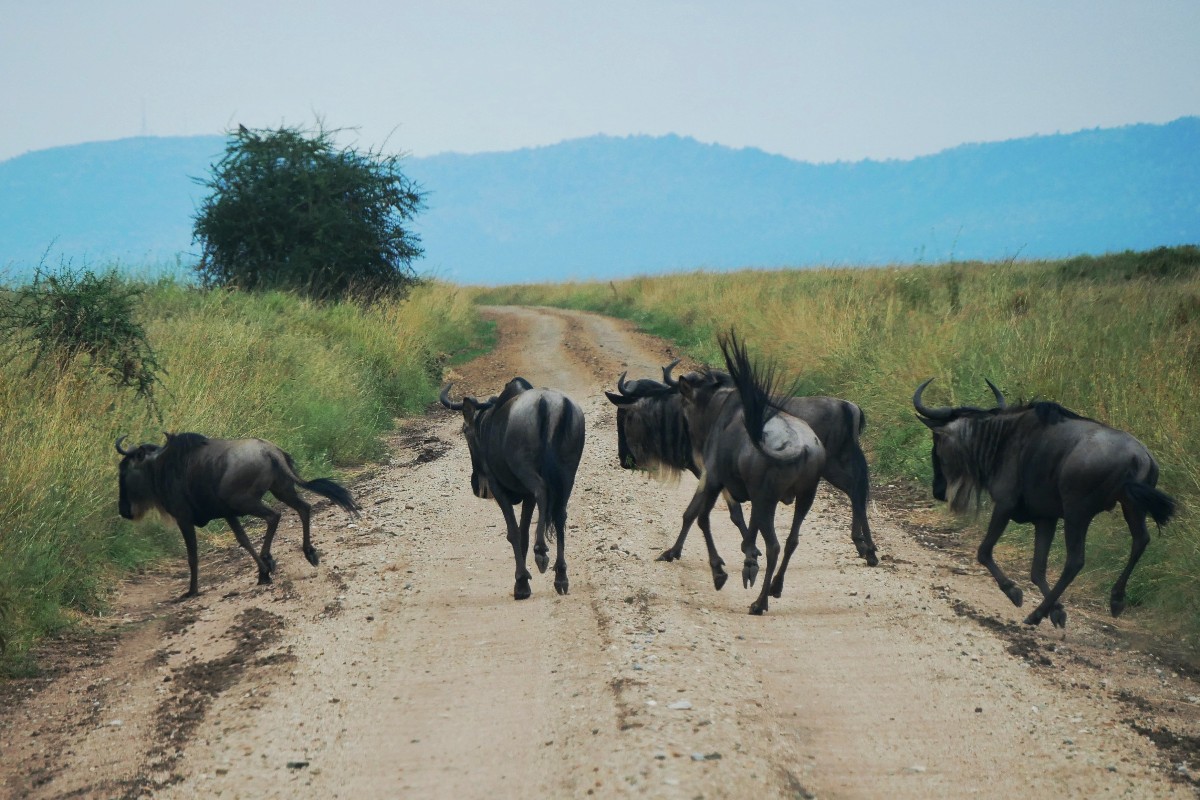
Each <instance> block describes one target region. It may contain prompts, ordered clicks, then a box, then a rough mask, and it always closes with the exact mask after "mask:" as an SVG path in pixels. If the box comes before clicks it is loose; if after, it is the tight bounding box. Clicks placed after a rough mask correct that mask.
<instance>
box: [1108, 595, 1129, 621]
mask: <svg viewBox="0 0 1200 800" xmlns="http://www.w3.org/2000/svg"><path fill="white" fill-rule="evenodd" d="M1108 610H1109V612H1110V613H1111V614H1112V615H1113V616H1114V617H1119V616H1121V612H1122V611H1124V610H1125V598H1124V597H1122V598H1121V599H1119V600H1118V599H1117V598H1115V597H1114V598H1112V599H1111V600H1109V603H1108Z"/></svg>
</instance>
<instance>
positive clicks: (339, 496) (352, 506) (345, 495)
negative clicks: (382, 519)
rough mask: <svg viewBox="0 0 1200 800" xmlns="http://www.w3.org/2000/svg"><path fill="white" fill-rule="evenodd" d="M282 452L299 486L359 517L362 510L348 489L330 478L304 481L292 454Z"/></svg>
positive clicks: (289, 470)
mask: <svg viewBox="0 0 1200 800" xmlns="http://www.w3.org/2000/svg"><path fill="white" fill-rule="evenodd" d="M280 452H282V453H283V458H284V460H285V461H286V462H287V470H288V472H290V473H291V474H292V479H293V480H294V481H296V484H297V485H298V486H300V487H302V488H304V489H308V490H309V491H310V492H316V493H317V494H319V495H321V496H322V497H327V498H329V499H330V500H332V501H333V502H334V504H335V505H337V506H339V507H340V508H341V509H342V510H343V511H345V512H347V513H348V514H350V515H351V516H354V517H357V516H358V512H359V511H361V510H362V509H361V508H360V507H359V505H358V503H356V502H354V496H353V495H351V494H350V492H349V490H348V489H346V487H344V486H342V485H341V484H340V483H336V482H335V481H332V480H330V479H329V478H314V479H312V480H311V481H306V480H304V479H303V478H301V477H300V473H299V472H297V471H296V462H295V461H293V460H292V454H291V453H288V452H286V451H282V450H281V451H280ZM276 463H278V461H276Z"/></svg>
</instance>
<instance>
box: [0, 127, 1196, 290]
mask: <svg viewBox="0 0 1200 800" xmlns="http://www.w3.org/2000/svg"><path fill="white" fill-rule="evenodd" d="M224 145H225V138H224V137H221V136H196V137H173V138H145V137H143V138H134V139H122V140H117V141H112V142H92V143H88V144H82V145H75V146H70V147H59V148H53V149H50V150H42V151H37V152H33V153H28V154H25V155H23V156H18V157H16V158H13V159H9V160H7V161H4V162H0V271H3V270H5V269H7V271H8V272H9V273H10V274H15V275H16V276H18V277H19V276H21V275H22V274H27V273H28V272H29V270H31V269H32V266H33V265H35V264H36V263H38V261H39V259H41V258H42V256H43V254H45V253H46V252H47V248H50V249H49V257H48V258H47V263H48V265H51V266H53V265H56V264H57V263H58V261H59V259H61V258H67V259H71V260H72V262H73V263H76V264H79V263H86V264H88V265H95V264H98V263H99V264H106V263H108V262H110V261H112V260H114V259H115V260H119V261H120V263H122V264H124V265H126V266H135V267H136V266H138V265H141V264H145V263H148V262H159V263H162V262H168V263H171V262H174V261H175V259H176V256H177V255H178V254H183V255H182V261H183V262H184V263H189V262H191V261H194V259H195V251H196V248H195V246H194V245H193V243H192V240H191V231H192V222H193V216H194V213H195V209H196V207H197V206H198V204H199V202H200V200H201V198H202V197H203V193H204V191H205V189H204V187H203V186H202V185H200V184H199V183H198V182H197V181H196V180H195V179H196V178H201V177H203V176H205V175H207V174H208V172H209V167H210V165H211V164H212V163H214V162H215V161H216V160H217V159H218V158H219V157H220V155H221V153H222V152H223V149H224ZM402 168H403V169H404V171H405V172H406V174H408V175H409V176H410V177H412V178H413V179H414V180H416V181H417V182H418V183H419V184H420V185H421V186H422V187H423V189H424V190H425V191H426V192H427V204H428V208H427V209H426V210H425V211H424V212H422V213H421V215H420V216H419V217H418V218H417V220H416V223H415V227H416V229H417V232H418V233H419V234H420V236H421V238H422V243H423V246H424V248H425V251H426V257H425V259H424V260H423V261H421V262H418V264H417V267H418V269H420V270H422V271H428V272H431V273H433V274H435V275H437V276H439V277H442V278H446V279H448V280H453V281H457V282H462V283H487V284H497V283H512V282H531V281H544V280H564V279H569V278H579V279H589V278H616V277H624V276H628V275H633V274H647V273H659V272H665V271H677V270H687V269H696V268H707V269H713V270H723V269H731V268H738V267H783V266H792V267H806V266H818V265H830V266H848V265H879V264H889V263H914V262H924V263H931V262H940V261H946V260H951V259H959V260H967V259H984V260H995V259H1006V258H1012V257H1020V258H1055V257H1063V256H1070V255H1077V254H1081V253H1091V254H1100V253H1104V252H1113V251H1120V250H1126V249H1135V250H1136V249H1146V248H1152V247H1157V246H1160V245H1176V244H1186V243H1196V242H1200V117H1185V118H1181V119H1179V120H1176V121H1174V122H1171V123H1167V124H1164V125H1149V124H1141V125H1130V126H1125V127H1120V128H1107V129H1093V130H1087V131H1080V132H1077V133H1070V134H1055V135H1050V136H1036V137H1029V138H1024V139H1013V140H1008V141H1004V142H993V143H986V144H968V145H962V146H959V147H955V148H952V149H949V150H945V151H942V152H940V153H937V154H934V155H930V156H924V157H921V158H915V159H911V160H904V161H900V160H889V161H871V160H868V161H857V162H837V163H829V164H811V163H805V162H800V161H795V160H792V159H789V158H785V157H783V156H777V155H771V154H768V153H765V152H763V151H761V150H757V149H754V148H744V149H734V148H729V147H725V146H721V145H712V144H703V143H700V142H697V141H696V140H694V139H691V138H687V137H681V136H675V135H670V136H660V137H650V136H629V137H611V136H593V137H588V138H584V139H576V140H571V141H566V142H562V143H559V144H555V145H549V146H545V147H537V148H528V149H522V150H516V151H510V152H497V153H480V154H470V155H464V154H454V153H447V154H442V155H435V156H428V157H423V158H412V157H410V158H408V159H406V160H404V161H403V162H402ZM51 245H52V246H51Z"/></svg>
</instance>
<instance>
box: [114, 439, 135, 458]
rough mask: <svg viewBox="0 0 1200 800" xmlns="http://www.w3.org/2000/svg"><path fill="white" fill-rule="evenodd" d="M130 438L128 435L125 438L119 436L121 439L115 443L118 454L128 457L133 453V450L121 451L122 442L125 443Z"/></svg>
mask: <svg viewBox="0 0 1200 800" xmlns="http://www.w3.org/2000/svg"><path fill="white" fill-rule="evenodd" d="M128 438H129V435H128V434H126V435H125V436H119V437H117V441H116V442H115V443H114V444H115V445H116V448H117V452H118V453H120V454H121V455H123V456H127V455H129V454H130V453H132V452H133V451H132V450H122V449H121V442H123V441H125V440H126V439H128Z"/></svg>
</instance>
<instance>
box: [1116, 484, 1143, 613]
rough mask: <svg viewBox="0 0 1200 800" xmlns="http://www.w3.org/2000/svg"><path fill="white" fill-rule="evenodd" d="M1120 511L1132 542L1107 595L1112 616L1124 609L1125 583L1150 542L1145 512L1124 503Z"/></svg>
mask: <svg viewBox="0 0 1200 800" xmlns="http://www.w3.org/2000/svg"><path fill="white" fill-rule="evenodd" d="M1121 511H1122V512H1123V513H1124V514H1125V522H1126V524H1128V525H1129V532H1130V533H1131V534H1132V535H1133V543H1132V544H1131V545H1130V549H1129V561H1128V563H1126V564H1125V569H1123V570H1121V576H1120V577H1119V578H1117V582H1116V583H1114V584H1113V588H1112V594H1111V595H1110V596H1109V606H1108V609H1109V611H1111V612H1112V615H1113V616H1114V617H1116V616H1119V615H1120V613H1121V612H1122V611H1124V610H1125V584H1126V583H1127V582H1128V581H1129V576H1130V575H1131V574H1132V573H1133V568H1134V566H1136V565H1137V562H1138V559H1139V558H1141V557H1142V553H1143V552H1144V551H1145V550H1146V545H1148V544H1149V543H1150V532H1149V531H1147V530H1146V512H1145V511H1137V510H1136V509H1134V508H1132V507H1131V506H1130V505H1129V504H1126V503H1121Z"/></svg>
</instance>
